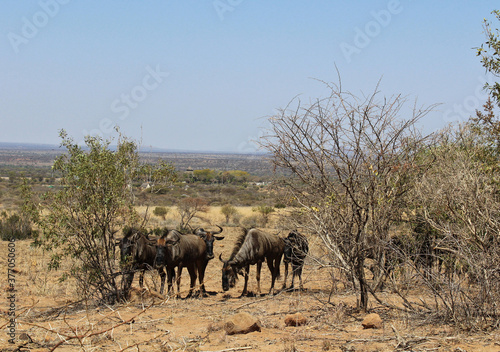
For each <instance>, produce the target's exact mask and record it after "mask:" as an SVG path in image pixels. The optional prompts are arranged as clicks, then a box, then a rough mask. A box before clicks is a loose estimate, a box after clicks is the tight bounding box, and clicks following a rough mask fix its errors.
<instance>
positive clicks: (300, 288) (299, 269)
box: [297, 266, 304, 291]
mask: <svg viewBox="0 0 500 352" xmlns="http://www.w3.org/2000/svg"><path fill="white" fill-rule="evenodd" d="M297 276H298V277H299V290H301V291H303V290H304V285H302V266H299V267H297Z"/></svg>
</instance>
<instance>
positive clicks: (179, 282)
mask: <svg viewBox="0 0 500 352" xmlns="http://www.w3.org/2000/svg"><path fill="white" fill-rule="evenodd" d="M181 274H182V265H179V266H178V267H177V277H176V280H175V281H176V282H177V297H180V295H181Z"/></svg>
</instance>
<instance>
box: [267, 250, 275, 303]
mask: <svg viewBox="0 0 500 352" xmlns="http://www.w3.org/2000/svg"><path fill="white" fill-rule="evenodd" d="M274 265H275V264H274V260H272V259H270V260H267V267H268V268H269V271H270V272H271V288H270V289H269V294H270V295H273V294H274V282H275V281H276V268H275V267H274Z"/></svg>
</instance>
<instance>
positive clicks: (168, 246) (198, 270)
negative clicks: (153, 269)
mask: <svg viewBox="0 0 500 352" xmlns="http://www.w3.org/2000/svg"><path fill="white" fill-rule="evenodd" d="M204 233H205V232H204ZM202 237H203V236H199V235H194V234H182V233H180V232H178V231H176V230H168V229H164V230H163V234H162V235H161V237H160V238H159V239H158V241H157V250H156V266H157V267H158V268H160V267H166V270H167V278H168V292H169V293H170V292H171V291H172V285H173V278H174V273H175V272H174V269H175V268H176V267H177V268H178V269H177V278H176V281H177V294H178V295H179V294H180V285H181V273H182V268H187V269H188V272H189V276H190V278H191V284H190V289H189V294H188V297H190V296H191V295H192V294H193V290H194V286H195V283H196V277H197V276H198V281H199V283H200V291H201V296H203V295H205V293H206V291H205V285H204V283H203V280H204V277H205V269H206V267H207V264H208V261H209V260H210V258H209V257H210V256H209V255H208V253H207V244H206V242H205V240H204V239H203V238H202ZM212 241H213V240H212ZM211 255H212V257H213V252H212V254H211ZM163 288H164V285H163V284H162V286H161V290H160V292H163Z"/></svg>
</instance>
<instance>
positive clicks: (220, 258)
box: [219, 253, 226, 264]
mask: <svg viewBox="0 0 500 352" xmlns="http://www.w3.org/2000/svg"><path fill="white" fill-rule="evenodd" d="M219 260H220V261H221V262H223V263H224V264H226V261H225V260H224V259H222V253H221V254H219Z"/></svg>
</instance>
